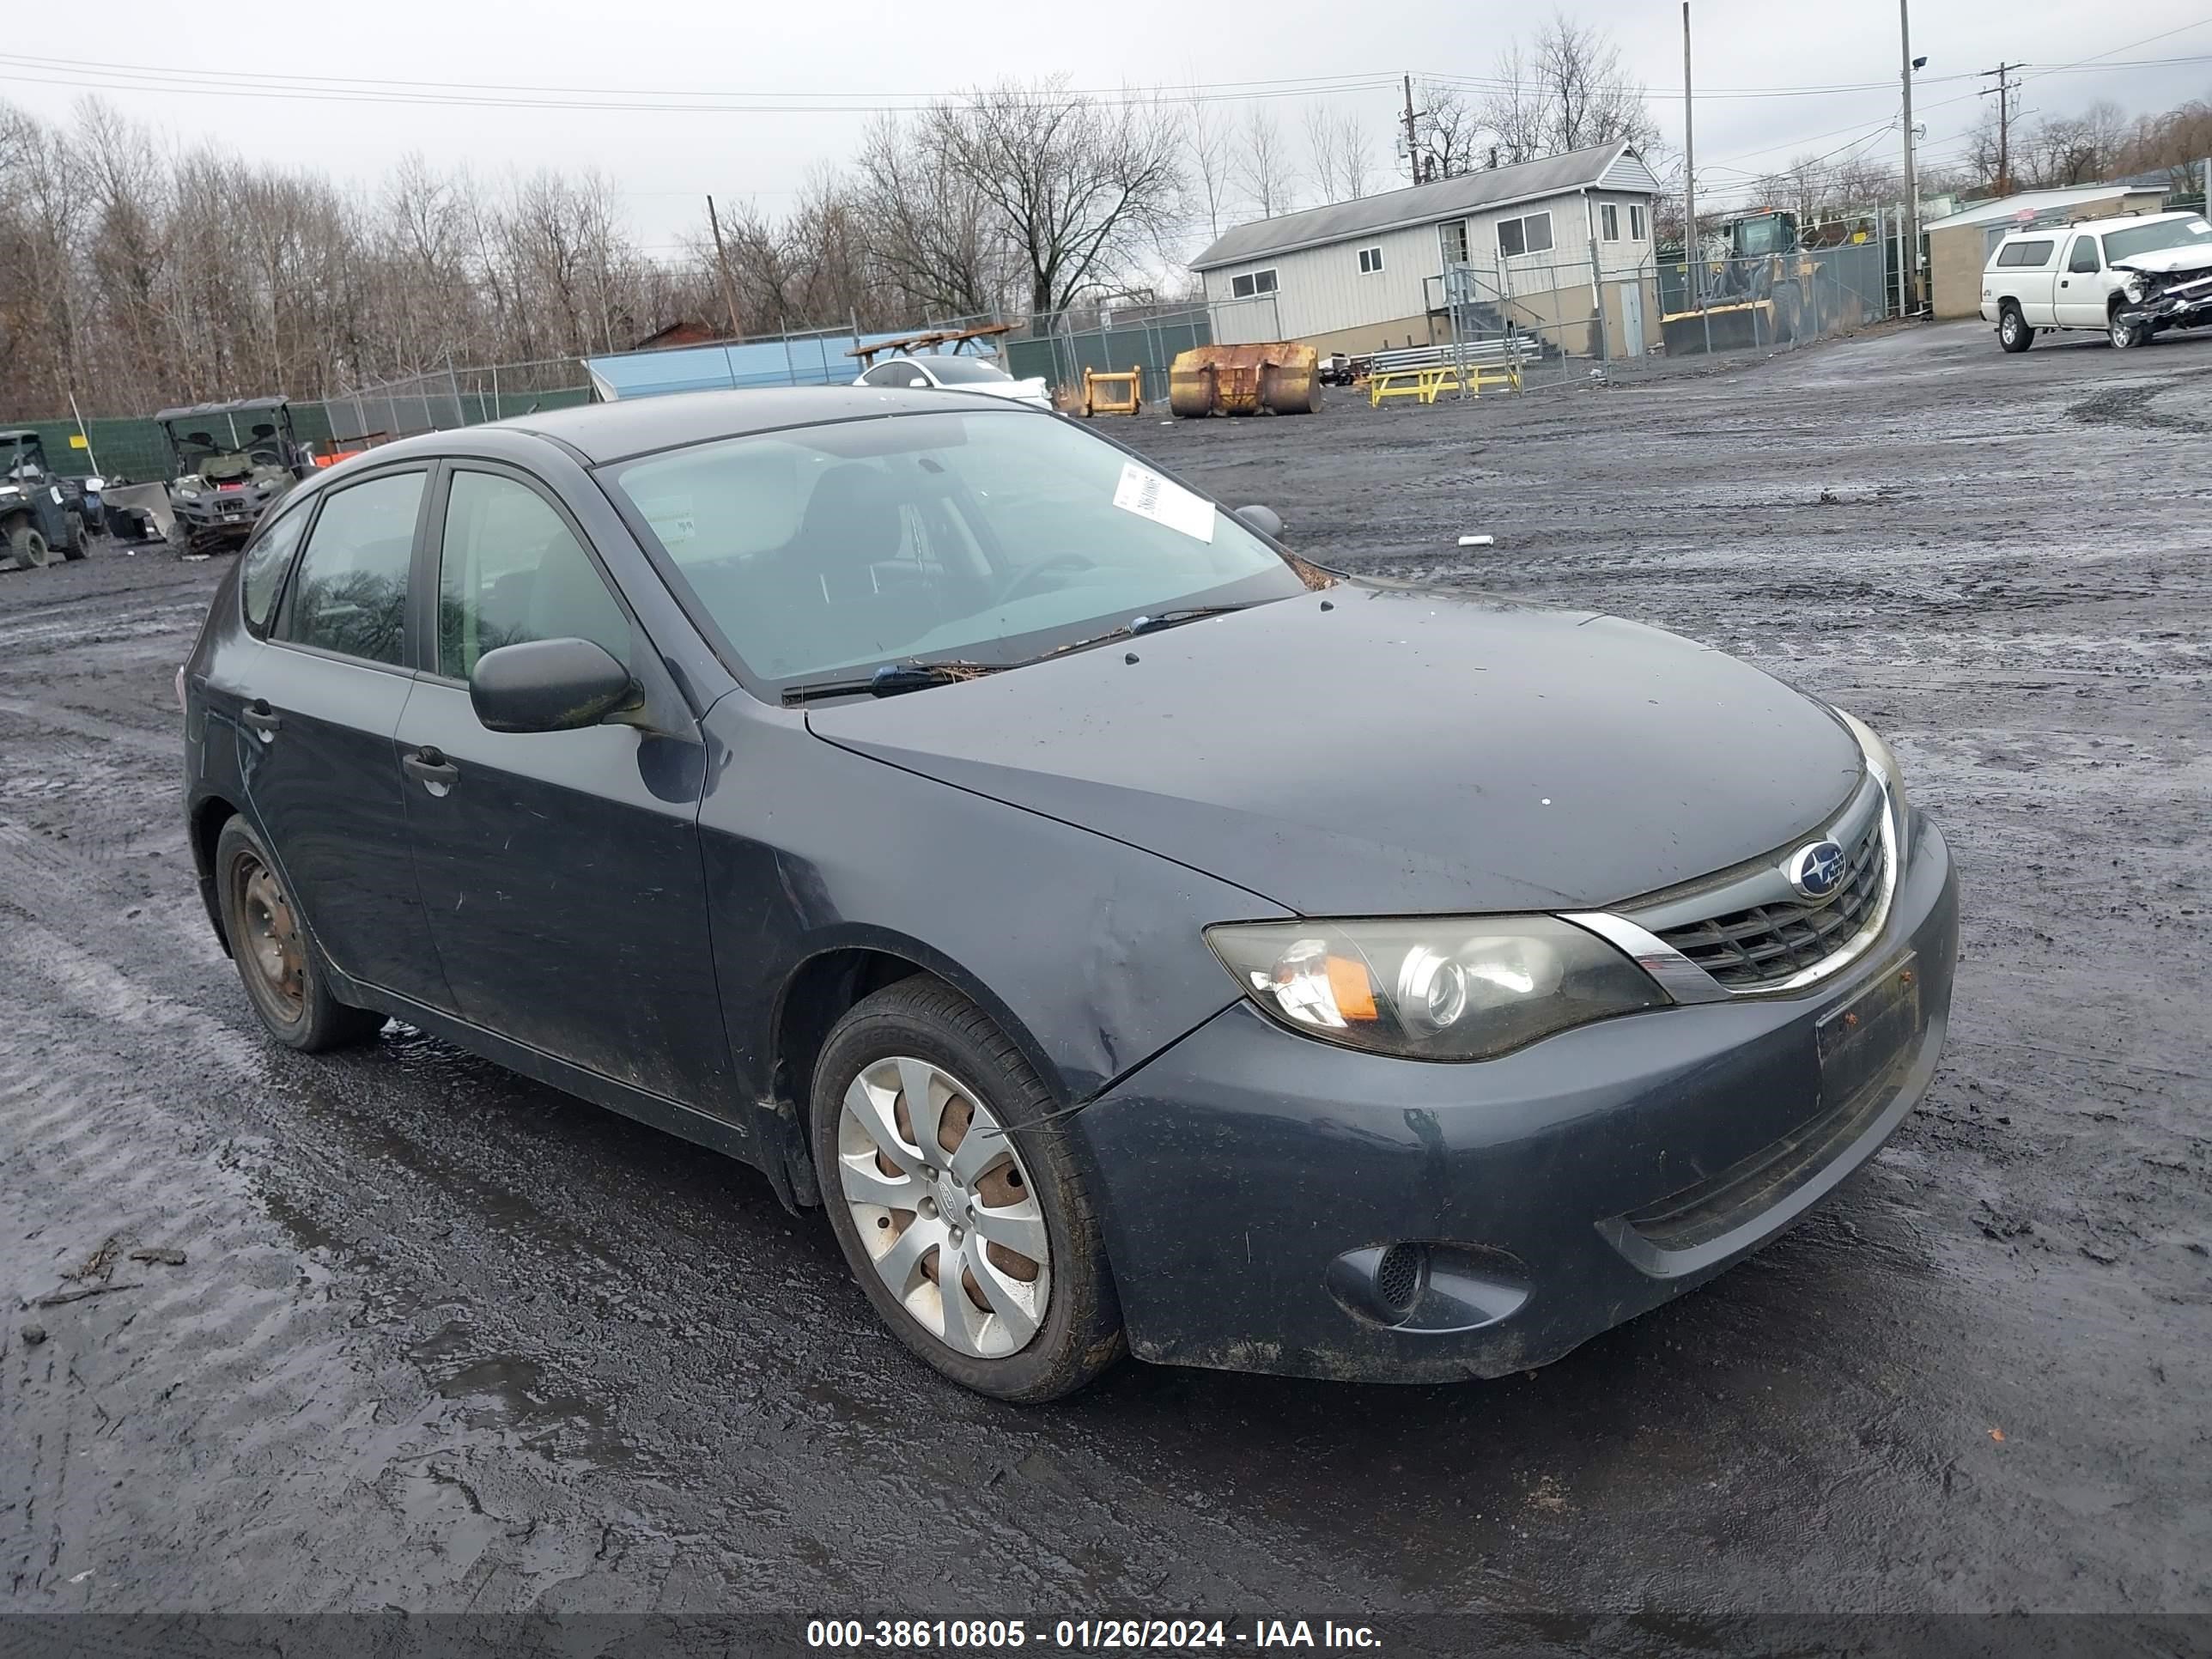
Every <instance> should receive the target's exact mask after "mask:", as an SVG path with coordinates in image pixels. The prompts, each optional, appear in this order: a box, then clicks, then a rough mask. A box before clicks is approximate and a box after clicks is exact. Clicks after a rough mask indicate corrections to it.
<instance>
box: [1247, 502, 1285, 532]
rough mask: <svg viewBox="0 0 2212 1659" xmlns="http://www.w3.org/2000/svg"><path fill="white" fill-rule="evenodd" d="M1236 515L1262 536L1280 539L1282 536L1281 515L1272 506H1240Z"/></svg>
mask: <svg viewBox="0 0 2212 1659" xmlns="http://www.w3.org/2000/svg"><path fill="white" fill-rule="evenodd" d="M1237 517H1238V518H1240V519H1242V520H1244V522H1245V523H1246V524H1248V525H1249V526H1251V527H1252V528H1253V529H1255V530H1256V531H1258V532H1260V533H1261V535H1262V536H1266V537H1268V538H1271V539H1273V540H1275V541H1280V540H1281V539H1282V536H1283V515H1282V514H1281V513H1278V512H1276V511H1275V509H1274V508H1273V507H1259V506H1252V507H1238V508H1237Z"/></svg>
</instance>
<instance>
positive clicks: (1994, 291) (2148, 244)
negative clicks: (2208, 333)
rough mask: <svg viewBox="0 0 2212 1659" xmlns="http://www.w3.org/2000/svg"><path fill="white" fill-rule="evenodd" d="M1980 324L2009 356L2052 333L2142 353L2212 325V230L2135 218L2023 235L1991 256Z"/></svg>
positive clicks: (2181, 218) (2160, 216)
mask: <svg viewBox="0 0 2212 1659" xmlns="http://www.w3.org/2000/svg"><path fill="white" fill-rule="evenodd" d="M1982 318H1983V320H1984V321H1985V322H1991V323H1995V324H1996V325H1997V343H1999V344H2000V345H2002V346H2003V347H2004V349H2006V350H2007V351H2025V350H2027V349H2028V347H2030V346H2032V345H2033V344H2034V343H2035V337H2036V336H2037V335H2038V334H2039V333H2041V332H2044V331H2047V330H2051V329H2063V328H2078V329H2092V330H2094V331H2097V332H2098V333H2100V334H2103V335H2105V336H2106V337H2108V338H2109V339H2110V340H2111V341H2112V343H2113V344H2114V345H2116V346H2138V345H2142V344H2143V343H2145V342H2147V341H2148V339H2149V338H2150V337H2151V336H2152V335H2154V334H2156V333H2159V332H2160V331H2163V330H2165V329H2169V328H2196V327H2198V326H2200V325H2203V324H2206V323H2212V223H2207V222H2206V221H2205V218H2204V216H2203V215H2202V214H2200V213H2133V214H2123V215H2121V216H2118V217H2117V218H2111V219H2088V220H2084V221H2081V222H2079V223H2076V224H2069V225H2028V226H2025V227H2023V228H2021V229H2019V230H2015V231H2013V232H2011V233H2010V234H2008V235H2007V236H2006V237H2005V239H2004V240H2002V241H2001V242H1999V243H1998V244H1997V245H1996V247H1995V248H1993V249H1991V250H1990V263H1989V265H1988V267H1987V268H1986V269H1985V270H1984V271H1983V272H1982Z"/></svg>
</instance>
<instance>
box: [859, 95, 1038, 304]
mask: <svg viewBox="0 0 2212 1659" xmlns="http://www.w3.org/2000/svg"><path fill="white" fill-rule="evenodd" d="M915 137H919V138H921V140H923V141H924V142H921V143H915V142H914V140H915ZM942 137H943V132H942V131H941V130H939V129H937V128H933V127H931V126H928V125H925V126H924V127H923V129H922V131H921V133H920V134H919V135H910V134H909V133H908V131H906V129H905V128H903V127H902V126H901V125H900V124H899V123H898V121H897V120H896V118H893V117H890V116H884V117H882V118H878V120H877V121H876V123H875V124H874V125H872V126H871V127H870V128H869V129H868V131H867V134H866V137H864V138H863V139H862V141H861V144H860V162H859V167H860V177H861V179H863V180H864V181H865V182H864V183H863V184H862V185H861V186H860V192H861V202H862V205H863V208H864V211H865V214H866V218H867V221H868V224H869V227H870V229H871V231H872V238H871V242H872V252H873V255H874V258H875V260H876V263H877V265H878V269H879V270H881V272H882V274H883V276H884V278H885V279H886V280H888V281H889V282H890V283H891V284H892V285H893V286H894V287H896V289H897V290H898V292H899V294H900V295H901V297H902V299H904V300H905V301H908V304H909V305H911V306H914V307H919V308H920V309H921V310H922V311H923V312H925V313H927V314H929V315H932V316H938V317H971V316H978V315H981V313H986V312H988V311H990V310H991V309H992V308H993V307H994V306H995V305H996V304H997V302H998V301H999V299H1000V295H1002V294H1003V293H1004V292H1005V290H1006V278H1007V269H1006V265H1007V261H1006V245H1005V242H1004V240H1003V239H1001V238H1000V236H999V235H998V234H997V229H996V225H995V222H994V216H993V207H992V203H991V200H990V198H989V197H988V196H987V194H986V193H985V191H983V189H982V188H981V185H978V184H977V183H976V181H975V179H973V178H972V177H971V176H969V173H967V172H966V171H965V170H963V168H962V167H961V166H960V165H959V158H958V156H957V155H956V154H954V153H953V152H952V151H951V149H949V148H948V147H947V146H946V145H945V144H944V143H930V142H927V141H928V140H930V139H932V138H938V139H941V138H942Z"/></svg>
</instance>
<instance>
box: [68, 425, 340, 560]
mask: <svg viewBox="0 0 2212 1659" xmlns="http://www.w3.org/2000/svg"><path fill="white" fill-rule="evenodd" d="M154 421H155V424H156V425H157V426H159V427H160V428H161V435H162V436H163V437H165V438H167V440H168V441H169V456H170V461H171V477H170V482H169V483H168V485H167V488H166V489H164V488H162V487H161V486H159V485H153V484H134V485H131V486H130V487H129V488H127V489H122V490H119V491H118V490H114V489H110V490H108V491H106V501H108V503H109V504H110V505H111V506H120V507H125V508H126V509H128V508H137V509H139V510H142V511H144V512H146V513H151V514H152V515H153V516H154V517H155V520H157V522H160V523H161V525H162V528H163V531H164V532H165V533H166V535H167V538H168V544H169V547H170V549H171V550H173V552H175V553H177V554H178V555H179V556H191V557H205V556H207V555H208V554H210V553H234V552H236V551H237V550H239V549H240V548H241V547H243V546H244V545H245V544H246V538H248V537H249V536H251V535H252V533H253V526H255V525H256V524H258V523H259V522H260V520H261V515H262V514H263V513H265V512H267V511H268V510H269V508H270V506H272V505H273V504H274V503H276V501H280V500H282V499H283V495H284V493H285V492H286V491H287V490H289V489H291V487H292V486H293V485H294V484H295V483H298V482H299V481H300V480H301V478H303V477H307V474H308V473H309V472H310V471H312V470H313V468H312V466H311V465H310V463H309V460H308V458H307V451H306V450H304V449H303V448H301V446H300V442H299V440H298V438H297V436H296V435H295V433H294V431H293V428H292V410H291V405H290V404H289V403H288V402H287V401H286V400H285V399H283V398H246V399H244V400H242V401H240V402H238V403H234V404H197V405H195V406H194V407H192V408H190V409H165V410H162V411H161V413H160V414H158V415H156V416H155V417H154Z"/></svg>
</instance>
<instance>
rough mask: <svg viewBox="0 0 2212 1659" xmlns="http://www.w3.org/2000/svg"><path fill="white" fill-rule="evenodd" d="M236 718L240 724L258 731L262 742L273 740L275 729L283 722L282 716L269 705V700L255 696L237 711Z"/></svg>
mask: <svg viewBox="0 0 2212 1659" xmlns="http://www.w3.org/2000/svg"><path fill="white" fill-rule="evenodd" d="M238 718H239V721H240V724H241V725H243V726H246V727H248V728H249V729H250V730H252V731H255V732H259V733H260V734H261V741H262V742H264V743H270V742H273V741H274V740H275V738H276V729H277V728H278V727H279V726H283V724H284V721H283V717H282V716H281V715H279V714H276V712H275V711H273V710H272V709H271V708H270V707H269V700H268V699H267V698H265V697H256V698H255V699H254V700H253V701H252V702H250V703H248V704H246V707H245V708H241V709H240V710H239V711H238Z"/></svg>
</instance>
